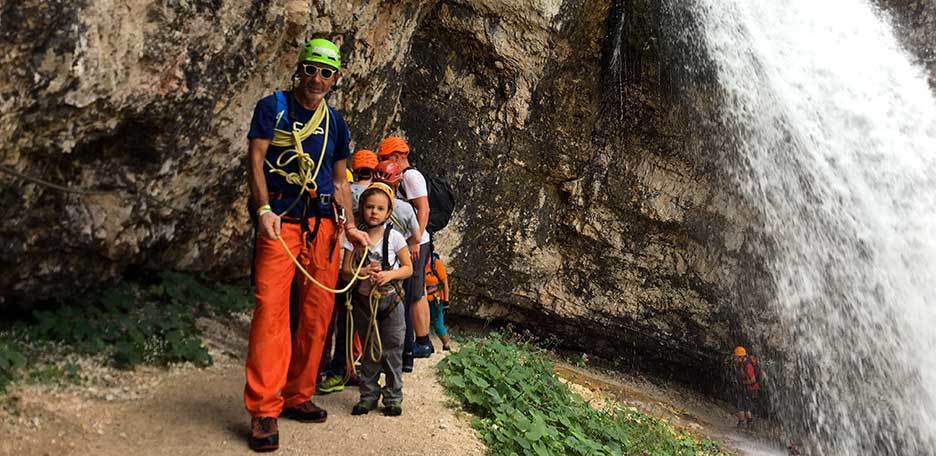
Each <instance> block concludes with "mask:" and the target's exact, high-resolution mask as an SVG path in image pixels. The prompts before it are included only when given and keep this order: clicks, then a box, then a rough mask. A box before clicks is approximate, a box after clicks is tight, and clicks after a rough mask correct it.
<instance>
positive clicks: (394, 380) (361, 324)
mask: <svg viewBox="0 0 936 456" xmlns="http://www.w3.org/2000/svg"><path fill="white" fill-rule="evenodd" d="M393 203H394V199H393V190H391V189H390V187H389V186H387V185H386V184H382V183H379V182H378V183H373V184H371V185H370V186H368V187H367V189H366V190H364V193H362V194H361V199H360V213H361V219H362V220H363V223H364V224H365V225H366V226H367V234H368V235H369V236H370V245H371V247H370V248H369V250H368V255H367V259H366V260H365V261H369V263H368V264H367V266H366V267H365V268H362V269H361V273H360V274H361V275H362V276H363V275H367V276H369V277H368V279H365V280H362V281H360V282H359V284H358V286H357V287H356V288H355V290H353V293H352V295H353V296H352V300H353V305H354V311H353V314H352V315H353V317H354V328H355V330H357V331H358V335H359V336H360V338H361V340H362V341H366V342H365V343H364V354H363V356H362V358H361V369H360V371H359V372H358V376H359V377H360V381H361V383H360V391H361V396H360V400H359V401H358V403H357V404H356V405H355V406H354V408H352V409H351V414H352V415H363V414H365V413H367V412H370V411H371V410H374V409H376V408H377V403H378V401H380V399H381V397H383V405H384V408H383V413H384V415H387V416H399V415H401V414H402V413H403V408H402V405H401V404H402V402H403V359H402V358H403V332H404V329H405V321H404V315H403V310H404V309H403V296H402V291H401V290H402V289H401V288H400V284H399V282H400V281H401V280H403V279H405V278H407V277H409V276H410V275H412V273H413V266H412V262H411V261H410V256H409V249H408V247H407V245H406V240H405V239H403V235H401V234H400V233H399V232H397V231H395V230H391V229H388V228H387V226H386V225H387V219H388V218H389V217H390V213H391V212H392V211H393ZM343 247H344V248H345V250H349V251H350V252H348V253H349V254H346V255H345V257H344V262H343V264H342V273H343V274H344V276H345V278H346V279H347V280H350V279H351V278H352V277H354V268H356V267H357V265H358V264H359V263H360V261H361V255H362V254H363V251H361V249H358V250H354V247H353V246H352V245H351V244H350V243H348V242H345V243H344V244H343ZM375 287H376V289H375ZM372 291H373V292H374V293H376V297H377V298H378V299H379V302H378V304H377V306H376V309H373V308H372V306H371V294H372ZM374 311H375V312H374ZM374 321H376V326H377V328H376V332H377V334H375V333H373V332H371V333H370V334H369V336H368V333H369V332H370V331H369V330H370V326H371V325H372V324H373V323H372V322H374ZM378 335H379V337H380V344H378V342H377V337H378ZM381 349H382V350H381ZM375 356H376V357H378V359H374V358H375ZM381 372H383V373H384V375H385V379H384V386H383V388H380V387H379V385H378V384H377V381H378V380H379V378H380V373H381Z"/></svg>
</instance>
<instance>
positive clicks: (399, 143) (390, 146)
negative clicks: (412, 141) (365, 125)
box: [377, 136, 410, 158]
mask: <svg viewBox="0 0 936 456" xmlns="http://www.w3.org/2000/svg"><path fill="white" fill-rule="evenodd" d="M395 153H396V154H404V155H409V153H410V147H409V144H407V143H406V140H405V139H403V138H401V137H399V136H388V137H386V138H384V140H383V141H380V147H379V148H378V149H377V155H379V156H380V157H381V158H383V157H386V156H388V155H392V154H395Z"/></svg>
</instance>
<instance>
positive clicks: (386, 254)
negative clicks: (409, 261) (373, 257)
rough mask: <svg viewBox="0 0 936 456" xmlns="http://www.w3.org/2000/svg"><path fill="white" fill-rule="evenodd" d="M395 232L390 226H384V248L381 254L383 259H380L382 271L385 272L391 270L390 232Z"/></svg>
mask: <svg viewBox="0 0 936 456" xmlns="http://www.w3.org/2000/svg"><path fill="white" fill-rule="evenodd" d="M391 231H393V228H391V227H390V226H386V225H385V226H384V232H383V247H382V251H381V252H380V253H381V254H382V255H383V258H381V259H380V269H383V270H384V271H389V270H390V232H391Z"/></svg>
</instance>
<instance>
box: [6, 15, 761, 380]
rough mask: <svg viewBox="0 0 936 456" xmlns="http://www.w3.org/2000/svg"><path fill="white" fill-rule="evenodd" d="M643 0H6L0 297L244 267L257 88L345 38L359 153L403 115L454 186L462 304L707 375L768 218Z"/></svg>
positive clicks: (421, 149) (14, 299)
mask: <svg viewBox="0 0 936 456" xmlns="http://www.w3.org/2000/svg"><path fill="white" fill-rule="evenodd" d="M626 4H627V5H628V6H627V7H626V8H625V6H624V5H625V2H611V5H609V4H608V2H605V1H597V0H584V1H581V2H562V1H558V0H522V1H502V0H450V1H443V2H434V1H406V2H389V3H387V2H377V1H358V2H348V3H347V4H340V5H339V4H332V3H328V2H318V1H315V2H308V1H301V0H292V1H289V2H285V4H284V3H282V2H247V1H229V2H216V1H207V0H189V1H176V2H163V3H162V4H161V5H154V4H151V3H150V2H143V1H131V2H124V3H122V4H121V5H119V6H118V5H116V4H114V5H112V4H111V3H110V2H103V1H94V0H88V1H86V2H83V3H76V2H63V3H62V4H60V5H57V4H55V3H54V2H53V3H50V2H38V1H32V0H24V1H20V2H8V3H5V4H4V5H3V6H0V18H2V21H3V26H2V27H0V40H2V43H3V46H4V48H5V49H11V51H9V52H6V53H5V54H4V55H3V56H0V59H3V65H2V66H0V105H2V106H3V109H2V116H3V117H2V121H0V144H2V145H0V154H2V155H0V163H2V164H3V165H4V166H5V167H6V169H9V170H12V171H15V172H16V173H19V174H20V175H21V176H16V175H13V174H10V172H9V171H4V174H3V175H2V176H0V182H2V188H0V190H2V192H0V195H2V197H0V198H2V201H3V202H4V204H3V206H2V208H0V210H2V211H3V218H2V219H0V233H2V245H0V249H2V251H0V258H2V260H0V261H2V263H0V268H2V274H0V295H2V296H3V297H4V298H5V303H4V304H0V306H7V307H9V306H15V305H28V303H29V301H30V299H35V298H54V297H62V296H68V295H72V294H75V293H78V292H81V291H85V290H88V289H93V288H95V287H98V286H100V285H102V284H105V283H109V282H113V281H115V280H118V279H119V277H120V276H121V275H122V274H123V273H124V272H125V271H126V270H127V269H128V268H133V267H137V266H142V267H153V268H173V269H182V270H190V271H203V272H206V273H210V274H213V275H216V276H218V277H232V276H236V277H242V276H244V275H245V274H246V271H247V265H248V261H249V257H250V236H251V233H250V229H249V225H248V224H247V219H248V217H247V214H246V213H245V206H246V195H247V189H246V185H245V183H246V180H245V173H244V167H243V158H244V156H245V154H246V141H245V140H244V139H245V134H246V130H247V127H248V123H249V119H250V116H251V113H252V109H253V106H254V103H255V102H256V100H257V99H259V98H261V97H262V96H264V95H266V94H269V93H270V92H271V91H272V90H273V89H274V88H285V87H288V84H289V81H290V74H291V71H292V65H293V61H294V59H295V55H296V52H297V51H298V45H299V43H301V41H302V40H303V39H304V38H306V37H310V36H314V35H316V34H325V35H327V36H330V37H333V38H335V39H336V40H337V41H340V42H341V48H342V53H343V56H344V60H345V61H346V62H348V63H347V68H346V70H345V72H344V76H343V80H342V81H341V82H340V83H339V88H338V89H337V90H336V92H335V93H334V94H333V95H332V96H331V97H330V102H331V104H332V105H333V106H335V107H337V108H338V109H339V110H341V111H342V112H343V113H345V116H346V118H347V120H348V121H349V124H350V126H351V128H352V131H353V132H354V136H355V139H356V141H357V144H358V146H359V147H370V148H375V147H376V144H377V142H376V141H377V140H378V139H379V138H380V137H381V136H383V135H384V134H386V133H390V132H394V131H396V130H398V129H399V130H402V131H403V132H405V133H406V134H407V136H408V137H409V138H410V140H411V143H412V145H413V147H414V149H415V152H414V158H415V159H416V161H417V163H418V164H419V166H420V167H422V168H425V169H427V170H428V171H430V172H432V173H435V174H438V175H443V176H446V177H447V178H448V179H449V180H450V181H451V182H452V184H453V186H454V187H455V189H456V191H457V193H458V196H459V202H460V207H459V210H458V212H457V214H456V216H455V218H454V219H453V221H452V223H451V224H450V226H449V228H447V229H446V230H445V231H443V232H442V233H439V235H438V238H437V246H438V248H439V250H441V251H442V252H443V254H445V255H447V256H448V258H449V259H450V264H451V269H452V270H453V286H454V290H455V293H456V294H457V295H458V299H456V300H455V301H456V302H455V307H454V311H455V312H458V313H462V314H468V315H472V316H476V317H481V318H499V319H508V320H512V321H516V322H519V323H522V324H524V325H526V326H529V327H531V328H533V329H536V330H538V331H539V332H541V333H542V334H555V335H557V336H560V337H561V338H564V339H565V340H566V341H567V342H568V343H569V344H571V345H574V346H578V347H580V348H586V349H589V350H592V351H599V352H604V353H605V354H614V355H616V356H621V357H625V358H628V359H631V358H632V359H634V362H635V364H640V363H642V362H644V361H652V362H654V363H656V364H660V363H659V361H661V360H662V361H666V362H665V363H662V365H663V366H665V367H666V368H667V369H670V368H672V370H673V371H674V372H677V373H678V372H689V371H690V369H693V368H697V367H710V366H712V365H713V364H714V363H715V361H714V360H715V359H716V357H717V353H719V352H721V351H723V350H724V348H725V347H726V346H728V345H730V344H731V342H732V340H734V339H733V338H735V337H736V336H737V334H736V330H735V329H734V328H736V324H735V323H734V322H735V320H736V319H737V315H735V314H734V313H733V311H731V310H729V306H728V305H727V304H728V303H729V302H733V301H735V300H736V299H737V295H738V293H739V292H740V290H742V289H743V288H744V286H746V285H745V284H746V283H748V282H747V281H746V277H747V275H746V273H743V272H744V271H749V270H750V269H751V267H752V266H751V264H749V262H748V260H747V258H748V256H747V254H746V247H745V246H746V245H747V244H746V243H747V242H748V241H749V240H748V238H747V237H748V235H747V234H746V231H745V227H746V226H747V224H748V223H749V221H750V217H751V215H750V213H749V212H748V211H746V210H745V209H744V208H743V207H742V206H741V205H740V204H739V203H738V199H737V198H735V196H734V195H733V193H732V192H731V191H730V188H729V187H728V186H727V185H726V184H724V182H725V180H724V179H723V178H722V177H720V176H718V172H717V169H716V167H715V165H714V161H713V160H712V157H714V156H716V155H718V154H717V153H716V152H717V150H718V148H719V147H722V146H723V145H720V144H719V143H718V141H720V139H719V138H720V136H719V135H717V134H716V133H715V131H716V130H717V127H718V126H717V125H714V124H713V123H712V120H710V119H715V118H717V116H716V115H715V111H714V109H715V107H714V104H713V102H712V101H711V99H712V98H713V97H712V96H711V95H710V93H709V91H710V90H711V87H710V84H709V82H707V81H706V78H705V75H704V74H689V75H685V74H681V73H679V71H678V68H682V67H683V65H680V64H678V62H675V61H672V60H671V58H670V57H671V56H670V55H669V54H667V52H666V49H663V48H659V49H658V48H656V47H654V46H656V45H655V44H653V43H656V42H657V40H656V38H658V36H656V35H654V34H659V33H660V31H659V30H656V31H654V30H655V29H654V27H655V26H656V25H658V24H657V23H656V22H655V17H654V14H658V13H659V11H656V12H654V11H655V10H653V8H651V7H650V6H648V5H653V4H654V2H650V1H632V2H626ZM621 21H626V23H625V22H621ZM680 29H682V28H680ZM638 49H642V50H643V51H642V52H643V53H642V54H640V55H638V54H637V53H634V52H633V51H634V50H638ZM648 49H649V51H647V50H648ZM625 57H626V58H625ZM23 175H24V176H31V177H33V178H41V179H44V180H47V181H52V182H55V183H59V184H62V185H66V186H68V187H72V188H73V189H83V190H88V191H91V192H92V193H90V194H79V193H75V192H66V191H61V190H57V189H53V188H50V187H48V186H46V185H43V184H38V183H35V181H34V180H33V181H29V180H25V178H23V177H22V176H23Z"/></svg>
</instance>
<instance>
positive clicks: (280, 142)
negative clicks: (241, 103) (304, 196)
mask: <svg viewBox="0 0 936 456" xmlns="http://www.w3.org/2000/svg"><path fill="white" fill-rule="evenodd" d="M287 96H291V95H287ZM284 114H285V111H282V112H280V113H279V114H278V115H277V116H276V123H275V124H274V125H279V122H280V120H281V119H282V118H283V115H284ZM323 119H324V120H325V129H324V130H323V129H322V128H321V124H322V120H323ZM287 120H288V119H287ZM330 126H331V113H330V112H329V109H328V104H327V103H326V102H325V100H322V101H321V102H320V103H319V105H318V107H317V108H315V112H314V113H313V114H312V118H311V119H309V121H308V122H306V124H305V125H303V126H302V128H300V129H297V128H296V123H293V124H292V128H291V131H286V130H280V129H278V128H274V129H273V141H272V142H271V143H270V144H271V145H273V146H276V147H290V146H293V145H295V147H294V148H290V149H285V150H283V151H282V152H280V154H279V155H278V156H277V157H276V165H275V166H274V165H273V164H272V163H270V161H269V160H267V159H266V158H264V159H263V161H264V163H266V165H267V167H268V168H269V169H268V170H269V172H271V173H273V174H278V175H280V176H283V178H284V179H285V180H286V182H287V183H288V184H290V185H297V186H299V187H301V188H300V189H299V191H300V192H302V191H303V190H311V191H316V190H317V189H318V183H317V182H316V181H315V179H316V177H318V174H319V171H320V170H321V169H322V162H323V161H325V151H326V149H327V146H328V129H329V127H330ZM317 133H321V134H324V135H325V136H324V138H323V139H322V151H321V152H320V153H319V159H318V162H316V161H314V160H312V156H311V155H309V154H307V153H306V152H305V151H304V150H303V149H302V141H305V140H306V139H308V138H309V136H312V135H314V134H317ZM293 162H298V165H299V172H298V173H290V172H287V171H286V170H285V169H284V168H285V167H286V166H288V165H289V164H291V163H293ZM313 168H314V171H313ZM310 183H311V187H310V186H309V185H310ZM277 215H281V214H277Z"/></svg>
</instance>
